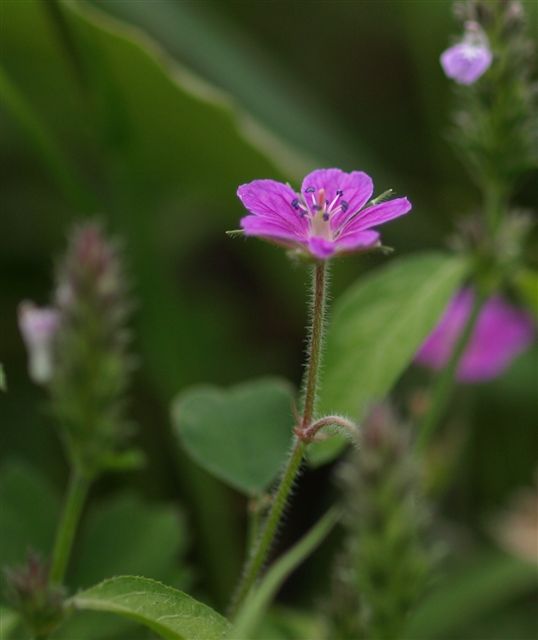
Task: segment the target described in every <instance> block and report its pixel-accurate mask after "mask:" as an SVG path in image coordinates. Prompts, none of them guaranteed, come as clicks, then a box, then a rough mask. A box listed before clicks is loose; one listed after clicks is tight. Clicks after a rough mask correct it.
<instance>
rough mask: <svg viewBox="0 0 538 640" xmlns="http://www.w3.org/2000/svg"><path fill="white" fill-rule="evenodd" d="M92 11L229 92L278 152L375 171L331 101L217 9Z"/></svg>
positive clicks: (164, 1)
mask: <svg viewBox="0 0 538 640" xmlns="http://www.w3.org/2000/svg"><path fill="white" fill-rule="evenodd" d="M92 4H94V5H96V6H98V7H99V8H100V9H101V10H102V11H106V12H107V13H110V14H112V15H114V16H117V17H119V18H121V19H122V20H125V21H126V22H128V23H132V24H134V25H136V26H138V27H140V28H141V29H143V30H144V31H145V32H146V33H149V34H151V35H152V36H154V37H155V38H156V39H157V40H158V41H159V42H160V43H161V44H162V45H163V46H164V47H165V48H166V49H167V51H168V52H170V53H171V54H172V55H173V56H174V57H175V58H176V59H177V60H180V61H186V62H188V63H189V64H190V65H191V66H192V68H193V69H196V70H199V71H200V73H202V74H203V75H204V76H205V77H206V78H208V79H209V80H210V81H211V82H212V83H214V84H215V85H216V86H220V87H222V88H223V89H224V90H225V91H227V92H229V93H230V95H232V96H233V97H234V99H235V100H237V101H238V103H240V104H241V106H242V107H244V108H245V109H246V110H247V111H248V113H249V114H251V115H252V116H254V118H256V120H257V121H259V122H260V123H262V124H263V125H265V126H267V127H268V128H269V129H270V130H271V131H272V132H275V133H276V134H277V135H279V136H280V140H279V144H281V145H282V142H281V141H284V140H285V141H286V143H287V144H294V145H295V146H296V147H297V148H300V149H304V150H305V151H306V152H307V153H308V154H309V155H311V156H313V157H315V158H317V159H319V160H320V161H322V162H324V163H326V162H328V163H329V166H330V164H331V163H335V162H337V163H340V165H341V164H342V163H345V164H354V163H355V164H356V163H357V162H358V161H359V160H360V161H361V162H362V164H363V166H372V159H371V157H369V156H370V155H371V154H370V153H369V151H368V150H367V149H365V148H364V146H362V148H361V147H360V146H359V142H358V141H357V140H356V139H352V138H351V137H350V136H349V135H348V132H347V131H345V130H344V129H343V128H342V126H341V123H340V120H339V118H338V117H335V114H334V113H330V112H328V111H327V110H326V108H325V107H326V106H327V102H328V101H327V100H326V98H327V96H326V95H323V94H321V95H320V93H319V92H318V91H316V88H312V87H309V86H308V84H307V83H301V82H300V81H299V82H298V81H297V78H296V77H294V76H293V75H292V74H291V73H290V70H289V69H288V68H287V65H285V64H281V63H280V64H279V62H278V60H277V59H276V58H275V57H270V56H269V55H268V53H267V51H265V50H264V48H263V45H262V42H261V39H260V38H256V37H255V35H254V34H253V33H250V32H249V30H247V29H241V28H240V25H239V23H238V22H237V21H234V20H233V19H232V18H231V16H230V15H229V14H228V12H227V11H226V8H224V10H222V9H221V8H220V7H219V6H218V3H217V5H213V4H211V3H207V2H204V3H191V2H176V1H175V0H160V1H159V3H158V4H149V3H145V2H121V1H120V2H118V1H112V2H110V1H109V2H106V3H103V2H99V0H92ZM291 86H293V87H294V90H293V91H290V90H289V87H291ZM306 104H308V109H305V105H306Z"/></svg>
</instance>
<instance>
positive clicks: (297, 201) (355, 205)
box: [237, 169, 411, 260]
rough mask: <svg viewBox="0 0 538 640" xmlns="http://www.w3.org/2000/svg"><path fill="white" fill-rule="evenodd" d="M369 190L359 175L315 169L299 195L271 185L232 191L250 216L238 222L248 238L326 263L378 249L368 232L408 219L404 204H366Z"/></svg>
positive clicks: (261, 183) (283, 186)
mask: <svg viewBox="0 0 538 640" xmlns="http://www.w3.org/2000/svg"><path fill="white" fill-rule="evenodd" d="M373 190H374V185H373V182H372V179H371V178H370V176H368V175H367V174H366V173H363V172H362V171H352V172H351V173H345V172H344V171H341V170H340V169H318V170H317V171H313V172H312V173H309V174H308V175H307V176H306V178H305V179H304V180H303V184H302V186H301V191H300V192H299V193H295V191H294V190H293V189H292V188H291V187H290V186H289V185H288V184H283V183H282V182H276V181H275V180H254V181H253V182H249V183H248V184H244V185H241V186H240V187H239V189H238V190H237V195H238V196H239V198H240V200H241V202H242V203H243V205H244V206H245V208H246V209H247V210H248V211H249V213H250V215H248V216H246V217H244V218H243V219H242V220H241V227H242V228H243V231H244V232H245V234H246V235H247V236H258V237H260V238H264V239H266V240H269V241H271V242H275V243H277V244H280V245H284V246H286V247H294V248H298V249H301V250H303V251H306V252H308V253H310V254H311V255H312V256H314V257H315V258H318V259H320V260H326V259H328V258H330V257H331V256H333V255H334V254H337V253H351V252H354V251H366V250H368V249H371V248H373V247H376V246H379V244H380V243H379V233H378V232H377V231H373V230H372V228H373V227H377V226H379V225H381V224H384V223H385V222H388V221H389V220H392V219H393V218H397V217H398V216H401V215H403V214H404V213H407V212H408V211H409V210H410V209H411V203H410V202H409V200H408V199H407V198H395V199H393V200H388V201H386V202H381V203H379V204H375V203H371V204H370V206H366V207H365V205H366V203H367V202H369V201H370V199H371V197H372V193H373Z"/></svg>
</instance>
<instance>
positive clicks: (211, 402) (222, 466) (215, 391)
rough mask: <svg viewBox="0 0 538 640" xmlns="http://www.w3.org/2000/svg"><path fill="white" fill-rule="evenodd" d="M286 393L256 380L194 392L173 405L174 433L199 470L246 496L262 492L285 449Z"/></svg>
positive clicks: (272, 382)
mask: <svg viewBox="0 0 538 640" xmlns="http://www.w3.org/2000/svg"><path fill="white" fill-rule="evenodd" d="M292 401H293V395H292V389H291V387H290V385H289V384H288V383H287V382H286V381H284V380H281V379H278V378H262V379H260V380H255V381H249V382H245V383H243V384H240V385H237V386H235V387H231V388H229V389H219V388H217V387H212V386H200V387H194V388H192V389H189V390H187V391H184V392H183V393H181V394H180V395H179V396H178V398H177V399H176V401H175V402H174V405H173V409H172V417H173V422H174V430H175V433H176V435H177V437H178V438H179V440H180V442H181V443H182V445H183V446H184V447H185V449H186V450H187V451H188V453H189V454H190V455H191V456H192V457H193V458H194V459H195V460H196V461H197V462H198V464H200V465H201V466H202V467H204V469H206V470H207V471H209V472H210V473H212V474H214V475H215V476H217V477H218V478H220V479H221V480H223V481H224V482H227V483H228V484H230V485H231V486H233V487H235V488H236V489H238V490H239V491H243V492H244V493H247V494H256V493H259V492H261V491H263V490H264V489H266V488H267V487H268V486H269V484H270V483H271V482H272V481H273V480H274V478H275V476H276V475H277V474H278V471H279V470H280V468H281V466H282V463H283V460H284V459H285V456H286V452H287V450H288V448H289V446H290V441H291V435H292V427H293V417H292Z"/></svg>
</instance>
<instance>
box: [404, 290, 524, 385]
mask: <svg viewBox="0 0 538 640" xmlns="http://www.w3.org/2000/svg"><path fill="white" fill-rule="evenodd" d="M473 298H474V292H473V291H472V289H462V290H461V291H460V292H459V293H458V294H457V295H456V296H454V298H453V299H452V301H451V302H450V304H449V305H448V307H447V309H446V311H445V313H444V315H443V317H442V318H441V320H440V321H439V323H438V324H437V326H436V327H435V329H434V330H433V331H432V332H431V334H430V335H429V336H428V338H427V339H426V341H425V342H424V343H423V345H422V346H421V348H420V349H419V351H418V353H417V354H416V356H415V360H416V362H418V363H419V364H422V365H424V366H426V367H429V368H431V369H434V370H438V369H442V368H443V367H444V366H446V364H447V362H448V360H449V358H450V355H451V353H452V350H453V349H454V345H455V344H456V341H457V339H458V336H459V335H460V334H461V331H462V330H463V327H464V325H465V322H466V320H467V318H468V317H469V314H470V313H471V307H472V304H473ZM534 335H535V329H534V323H533V320H532V318H531V317H530V316H529V314H528V313H527V312H525V311H522V310H521V309H518V308H516V307H513V306H512V305H511V304H509V303H508V302H506V301H505V300H504V299H503V298H501V297H500V296H494V297H493V298H490V299H489V300H488V301H487V302H486V303H485V305H484V307H483V308H482V311H481V312H480V315H479V317H478V321H477V323H476V326H475V329H474V331H473V334H472V336H471V338H470V340H469V343H468V344H467V347H466V349H465V353H464V354H463V357H462V359H461V362H460V364H459V367H458V371H457V379H458V380H460V381H461V382H480V381H485V380H489V379H491V378H495V377H497V376H498V375H500V374H501V373H502V372H503V371H504V370H505V369H506V368H507V367H508V366H509V365H510V363H511V362H512V360H513V359H514V358H515V357H516V356H517V355H518V354H519V353H521V352H522V351H524V350H525V349H527V348H528V347H529V346H530V345H531V344H532V341H533V339H534Z"/></svg>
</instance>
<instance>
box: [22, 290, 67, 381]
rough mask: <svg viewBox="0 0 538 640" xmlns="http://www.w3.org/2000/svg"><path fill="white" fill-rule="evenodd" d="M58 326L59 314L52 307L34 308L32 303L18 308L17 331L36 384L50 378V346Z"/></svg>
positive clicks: (23, 304) (51, 359)
mask: <svg viewBox="0 0 538 640" xmlns="http://www.w3.org/2000/svg"><path fill="white" fill-rule="evenodd" d="M59 324H60V316H59V313H58V311H56V309H53V308H52V307H36V306H35V304H34V303H33V302H22V303H21V305H20V306H19V329H20V332H21V335H22V338H23V340H24V343H25V345H26V349H27V351H28V357H29V365H28V367H29V373H30V377H31V378H32V380H33V381H34V382H37V383H38V384H44V383H46V382H48V381H49V380H50V378H51V377H52V364H53V357H52V345H53V342H54V338H55V336H56V332H57V331H58V327H59Z"/></svg>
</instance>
